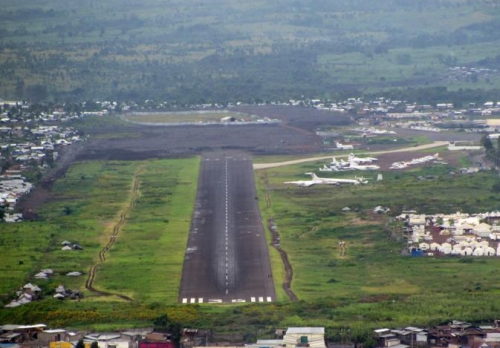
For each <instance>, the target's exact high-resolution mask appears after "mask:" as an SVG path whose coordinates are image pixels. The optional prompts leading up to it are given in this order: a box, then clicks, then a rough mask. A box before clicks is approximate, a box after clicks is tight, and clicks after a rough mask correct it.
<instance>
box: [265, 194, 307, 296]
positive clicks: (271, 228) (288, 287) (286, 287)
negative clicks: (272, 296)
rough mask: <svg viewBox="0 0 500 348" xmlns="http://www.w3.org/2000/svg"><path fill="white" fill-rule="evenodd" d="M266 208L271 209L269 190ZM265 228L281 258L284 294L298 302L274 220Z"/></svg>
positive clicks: (290, 271) (289, 267)
mask: <svg viewBox="0 0 500 348" xmlns="http://www.w3.org/2000/svg"><path fill="white" fill-rule="evenodd" d="M266 208H268V209H269V208H271V196H270V195H269V190H266ZM267 228H268V229H269V231H271V238H272V240H271V246H272V247H273V248H274V249H276V250H277V251H278V252H279V253H280V256H281V261H282V262H283V266H285V280H284V281H283V290H285V292H286V294H287V295H288V297H289V298H290V300H292V301H298V300H299V298H298V297H297V295H295V293H294V292H293V290H292V280H293V268H292V264H291V263H290V260H289V259H288V255H287V253H286V251H285V250H283V248H282V247H281V245H280V234H279V231H278V227H277V226H276V224H275V223H274V220H273V219H272V218H271V219H269V220H268V221H267Z"/></svg>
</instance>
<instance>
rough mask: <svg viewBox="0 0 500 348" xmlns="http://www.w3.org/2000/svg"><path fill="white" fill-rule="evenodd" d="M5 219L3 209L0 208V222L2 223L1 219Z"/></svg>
mask: <svg viewBox="0 0 500 348" xmlns="http://www.w3.org/2000/svg"><path fill="white" fill-rule="evenodd" d="M4 217H5V208H4V207H0V222H2V221H3V218H4Z"/></svg>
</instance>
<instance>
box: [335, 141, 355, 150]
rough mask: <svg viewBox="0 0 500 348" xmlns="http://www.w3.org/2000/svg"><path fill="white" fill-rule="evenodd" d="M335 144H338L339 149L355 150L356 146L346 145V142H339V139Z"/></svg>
mask: <svg viewBox="0 0 500 348" xmlns="http://www.w3.org/2000/svg"><path fill="white" fill-rule="evenodd" d="M335 146H337V149H339V150H354V146H352V145H344V144H341V143H339V142H338V141H336V142H335Z"/></svg>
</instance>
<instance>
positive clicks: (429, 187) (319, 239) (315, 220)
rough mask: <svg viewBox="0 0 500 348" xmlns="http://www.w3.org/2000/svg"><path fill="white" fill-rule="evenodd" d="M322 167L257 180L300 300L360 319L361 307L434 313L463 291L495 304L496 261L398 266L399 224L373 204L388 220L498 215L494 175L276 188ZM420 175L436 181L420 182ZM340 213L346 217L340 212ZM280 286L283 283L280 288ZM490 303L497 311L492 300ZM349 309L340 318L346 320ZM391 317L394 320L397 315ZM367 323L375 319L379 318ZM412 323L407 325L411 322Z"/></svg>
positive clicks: (388, 177)
mask: <svg viewBox="0 0 500 348" xmlns="http://www.w3.org/2000/svg"><path fill="white" fill-rule="evenodd" d="M319 165H320V162H318V163H311V164H303V165H296V166H289V167H281V168H276V169H268V170H263V171H258V172H257V177H258V179H259V181H260V184H259V185H260V186H259V191H260V195H261V196H263V195H264V191H265V190H268V192H269V194H270V201H271V205H270V207H268V208H267V209H263V215H264V216H266V217H273V218H274V220H275V222H276V223H277V224H278V228H279V231H280V234H281V237H282V239H281V245H282V247H283V248H284V249H285V250H286V251H287V253H288V256H289V258H290V261H291V263H292V266H293V268H294V281H293V284H292V285H293V289H294V291H295V293H296V294H297V295H298V297H299V298H300V299H303V300H306V301H308V302H310V301H311V302H315V301H317V300H319V299H322V298H327V297H333V298H335V299H336V301H339V302H344V303H349V305H348V307H349V308H350V309H349V310H348V312H352V313H351V315H354V313H360V315H363V313H366V311H367V310H368V309H367V307H372V308H373V307H374V306H375V307H378V306H379V305H378V304H376V303H379V302H380V303H381V304H380V306H382V303H385V304H386V305H387V301H393V300H394V301H395V302H403V303H405V304H406V305H408V304H409V303H413V302H414V301H416V299H417V298H418V301H423V302H425V303H427V304H428V305H429V306H430V305H431V303H433V302H434V300H433V299H434V298H437V299H439V300H436V301H438V302H436V303H435V305H437V304H439V301H440V300H441V294H448V296H451V297H452V298H455V296H457V297H460V296H462V294H463V293H464V292H465V293H471V292H472V293H473V294H474V295H475V296H477V295H480V296H493V294H495V293H496V292H497V291H498V285H497V283H496V280H495V278H496V277H495V274H496V272H497V270H496V269H497V268H498V265H499V261H498V260H496V259H486V258H485V259H480V260H477V259H476V260H473V261H472V262H471V263H464V262H462V261H463V260H462V259H460V258H436V259H432V258H410V257H403V256H402V255H401V251H402V250H403V248H404V239H403V238H402V235H401V233H400V232H399V228H398V226H397V224H394V223H391V222H390V221H389V220H387V218H386V216H383V215H378V214H373V213H371V210H372V209H373V208H374V207H376V206H378V205H382V206H388V207H389V208H391V212H392V214H399V213H400V212H401V210H402V209H403V208H407V209H416V210H417V211H419V212H422V213H438V212H443V213H451V212H456V211H462V212H470V213H472V212H481V211H491V210H497V209H500V205H499V203H498V198H499V196H498V193H494V194H492V192H491V187H492V185H493V184H494V183H495V182H496V174H495V173H493V172H491V173H490V172H483V173H479V174H476V175H474V176H465V175H463V176H454V177H453V178H452V177H451V176H450V175H449V174H448V173H449V172H450V171H452V170H454V169H453V168H452V167H449V166H434V167H424V168H416V169H412V170H410V171H408V172H404V173H402V172H401V173H400V172H385V173H383V175H384V180H383V181H381V182H375V181H374V179H375V178H374V177H373V176H374V175H373V174H371V175H370V174H368V175H365V177H368V176H369V177H368V179H370V180H371V182H370V184H368V185H364V186H345V187H328V186H321V185H318V186H313V187H310V188H302V187H295V186H285V185H283V184H282V183H283V182H284V181H290V180H300V179H301V178H302V177H304V175H303V173H304V172H308V171H313V170H315V169H316V168H318V166H319ZM322 175H323V176H328V174H327V173H322ZM353 175H354V174H353V173H333V174H330V176H334V177H352V176H353ZM418 176H435V177H436V178H435V179H430V180H425V181H421V180H418V179H417V177H418ZM471 197H474V198H472V199H471ZM346 206H348V207H350V208H351V211H352V212H350V213H344V212H342V208H344V207H346ZM354 211H358V212H354ZM339 241H345V242H346V243H347V254H346V256H341V255H340V250H339V248H338V242H339ZM276 265H277V263H273V266H274V267H276ZM279 267H282V266H281V265H280V266H279ZM276 271H277V272H278V274H280V273H279V272H281V270H279V269H278V270H276ZM276 271H275V273H276ZM417 275H418V276H417ZM445 275H446V276H445ZM276 281H277V283H281V282H282V279H279V278H276ZM277 286H280V284H277ZM451 294H452V295H451ZM372 302H373V303H374V304H367V303H372ZM494 303H495V305H500V303H499V302H498V301H495V302H494ZM398 306H400V305H392V306H389V308H395V307H398ZM461 308H462V311H463V312H462V313H461V315H470V314H467V313H474V310H475V305H474V306H472V303H471V307H470V308H464V306H461ZM345 310H346V309H344V310H343V311H342V313H343V315H347V313H345V312H344V311H345ZM371 310H372V309H370V311H371ZM390 312H391V313H390V314H388V316H390V317H393V316H399V315H401V314H402V313H397V312H396V311H394V312H392V311H390ZM409 312H411V313H413V311H409ZM373 314H374V315H375V314H376V315H380V313H378V311H374V312H373ZM348 316H349V315H348ZM417 317H418V315H417V316H415V317H413V318H412V317H411V316H410V317H407V319H406V320H408V321H407V322H414V321H415V320H417ZM437 317H439V316H437ZM380 318H383V316H381V317H380ZM365 319H367V318H364V319H363V320H365ZM373 319H374V318H373ZM422 319H423V318H420V319H418V320H422ZM443 319H444V317H443ZM429 320H432V318H429Z"/></svg>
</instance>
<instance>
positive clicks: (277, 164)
mask: <svg viewBox="0 0 500 348" xmlns="http://www.w3.org/2000/svg"><path fill="white" fill-rule="evenodd" d="M448 144H449V142H448V141H434V142H432V143H430V144H424V145H419V146H413V147H404V148H400V149H395V150H385V151H371V152H363V153H358V152H356V155H360V154H361V155H368V156H369V155H383V154H387V153H398V152H412V151H420V150H427V149H432V148H435V147H441V146H447V145H448ZM351 152H352V151H351ZM347 156H348V154H344V155H338V156H331V155H330V156H321V157H308V158H301V159H297V160H291V161H283V162H274V163H256V164H254V165H253V168H254V169H255V170H258V169H268V168H275V167H284V166H289V165H292V164H299V163H307V162H314V161H321V160H325V159H331V158H332V157H333V158H335V159H340V158H344V157H347Z"/></svg>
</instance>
